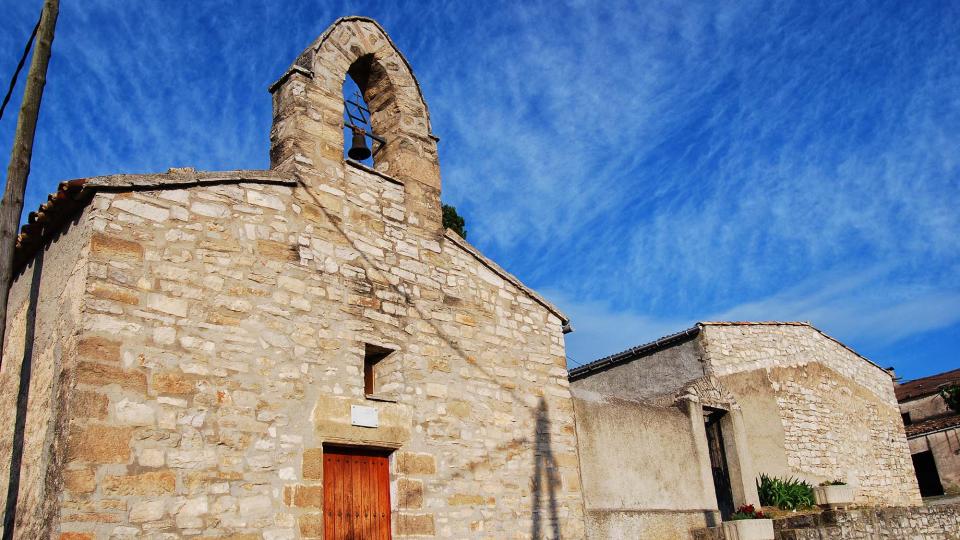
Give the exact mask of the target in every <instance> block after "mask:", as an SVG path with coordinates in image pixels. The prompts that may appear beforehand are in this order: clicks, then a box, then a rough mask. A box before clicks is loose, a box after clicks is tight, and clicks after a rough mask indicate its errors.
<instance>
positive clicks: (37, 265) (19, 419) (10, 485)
mask: <svg viewBox="0 0 960 540" xmlns="http://www.w3.org/2000/svg"><path fill="white" fill-rule="evenodd" d="M43 255H44V250H42V249H41V250H39V251H38V252H37V255H36V258H35V259H34V262H33V276H32V281H31V282H30V297H29V304H28V305H27V318H26V323H25V328H24V339H23V357H22V359H21V361H20V386H19V388H18V390H17V413H16V414H17V415H16V420H15V422H14V426H13V442H12V447H11V449H10V471H9V477H8V482H7V502H6V505H5V507H4V512H3V537H2V538H3V540H11V539H12V538H13V537H14V529H15V527H16V519H17V504H18V502H19V498H20V466H21V465H22V463H23V442H24V441H23V439H24V435H25V433H26V427H27V405H28V404H29V402H30V379H31V376H32V374H33V345H34V343H33V341H34V338H35V337H36V330H37V304H38V302H39V299H40V278H41V276H42V275H43ZM7 320H8V321H9V320H10V319H7ZM6 335H7V339H10V332H6Z"/></svg>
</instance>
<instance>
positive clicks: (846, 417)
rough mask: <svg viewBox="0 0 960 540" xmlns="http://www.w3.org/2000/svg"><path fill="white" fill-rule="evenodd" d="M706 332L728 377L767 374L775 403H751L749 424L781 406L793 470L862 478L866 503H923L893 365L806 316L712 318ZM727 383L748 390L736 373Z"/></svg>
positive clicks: (718, 367)
mask: <svg viewBox="0 0 960 540" xmlns="http://www.w3.org/2000/svg"><path fill="white" fill-rule="evenodd" d="M702 336H703V338H702V339H703V343H704V349H705V352H706V357H707V359H708V361H709V364H710V367H711V369H712V370H713V372H714V374H715V375H717V376H718V377H720V378H721V379H722V380H728V381H730V380H731V379H734V380H735V379H737V378H740V377H747V376H749V377H750V380H751V381H752V383H751V384H754V385H755V384H757V380H756V377H753V376H752V375H751V374H752V373H763V374H764V377H762V379H763V380H762V382H761V384H766V385H769V386H770V388H771V389H772V392H771V393H772V396H773V400H774V402H773V403H771V404H770V407H772V409H771V410H769V411H762V410H758V408H757V407H746V406H745V407H744V409H743V414H744V418H745V419H746V421H747V422H748V426H749V424H751V423H752V422H753V423H757V424H759V423H760V422H761V419H750V418H749V417H750V416H751V415H758V414H760V415H769V414H778V416H779V418H780V421H781V423H782V428H783V441H782V448H783V452H784V459H785V464H786V466H787V470H788V471H789V474H795V475H797V476H800V477H801V478H805V479H808V480H810V481H811V482H814V483H819V482H820V481H823V480H833V479H842V480H844V481H847V482H849V483H851V484H854V485H857V486H858V499H857V500H858V502H860V503H867V504H880V505H910V504H919V502H920V497H919V491H918V488H917V484H916V478H915V476H914V472H913V464H912V461H911V459H910V451H909V447H908V446H907V441H906V437H905V435H904V430H903V423H902V421H901V419H900V413H899V409H898V407H897V402H896V398H895V397H894V393H893V382H892V380H891V377H890V375H889V374H888V373H887V372H886V371H884V370H882V369H880V368H878V367H876V366H875V365H872V364H870V363H869V362H868V361H866V360H864V359H863V358H861V357H859V356H857V355H856V354H855V353H853V352H852V351H850V350H849V349H847V348H845V347H843V346H842V345H840V344H839V343H837V342H836V341H834V340H832V339H830V338H828V337H826V336H825V335H823V334H822V333H820V332H819V331H817V330H816V329H815V328H813V327H811V326H809V325H805V324H752V325H751V324H726V325H725V324H706V325H704V328H703V333H702ZM727 386H728V387H730V388H737V390H734V393H735V394H737V393H738V392H740V393H741V394H742V393H743V392H746V391H749V390H747V389H745V388H739V387H740V386H746V385H738V384H736V382H735V381H730V382H729V384H728V385H727ZM738 400H741V398H739V397H738ZM742 401H743V402H744V403H746V402H747V399H742ZM748 431H750V430H749V427H748ZM769 435H770V434H757V433H751V436H769ZM762 472H767V473H768V474H769V473H771V471H763V470H759V471H757V473H758V474H759V473H762Z"/></svg>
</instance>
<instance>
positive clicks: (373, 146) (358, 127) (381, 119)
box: [343, 54, 397, 167]
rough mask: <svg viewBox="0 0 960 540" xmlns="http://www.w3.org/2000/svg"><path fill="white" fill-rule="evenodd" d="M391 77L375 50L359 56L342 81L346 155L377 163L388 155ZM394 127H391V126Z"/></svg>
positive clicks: (364, 162) (392, 99)
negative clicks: (374, 52)
mask: <svg viewBox="0 0 960 540" xmlns="http://www.w3.org/2000/svg"><path fill="white" fill-rule="evenodd" d="M391 90H392V89H391V88H390V81H389V79H388V78H387V77H386V73H385V71H384V70H383V68H382V66H380V64H379V63H378V62H377V61H376V60H375V59H374V56H373V55H372V54H367V55H363V56H361V57H360V58H358V59H357V60H356V61H355V62H354V63H353V64H352V65H351V66H350V69H349V70H347V74H346V76H345V78H344V81H343V104H344V111H343V140H344V144H343V152H344V157H345V158H347V159H352V160H354V161H357V162H360V163H363V164H365V165H369V166H371V167H375V166H376V165H377V164H378V163H380V162H381V160H382V159H383V158H384V157H385V156H386V153H387V146H388V144H389V137H390V134H389V133H388V130H392V131H395V130H396V127H397V123H396V122H392V121H390V117H391V116H392V117H396V115H395V114H390V113H391V112H393V111H390V108H391V106H392V105H394V104H395V103H396V100H395V99H394V98H393V96H392V92H391ZM391 128H392V129H391Z"/></svg>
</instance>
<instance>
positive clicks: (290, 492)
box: [283, 484, 323, 508]
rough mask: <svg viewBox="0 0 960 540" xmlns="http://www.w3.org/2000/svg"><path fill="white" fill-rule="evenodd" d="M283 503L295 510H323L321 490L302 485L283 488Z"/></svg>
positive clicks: (320, 488) (316, 487) (317, 487)
mask: <svg viewBox="0 0 960 540" xmlns="http://www.w3.org/2000/svg"><path fill="white" fill-rule="evenodd" d="M283 502H284V504H286V505H287V506H295V507H297V508H323V488H322V487H321V486H305V485H303V484H295V485H289V486H284V487H283Z"/></svg>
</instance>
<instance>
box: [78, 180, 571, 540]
mask: <svg viewBox="0 0 960 540" xmlns="http://www.w3.org/2000/svg"><path fill="white" fill-rule="evenodd" d="M345 176H346V178H345V181H346V185H347V186H348V187H349V191H344V192H337V191H336V190H335V188H332V187H331V188H328V189H329V191H324V190H321V192H322V193H329V197H327V198H324V199H321V200H319V201H318V200H317V199H316V198H314V196H313V194H311V193H309V192H307V191H306V190H303V189H302V188H291V187H287V186H276V185H256V184H238V185H220V186H209V187H195V188H191V189H169V190H159V191H140V192H128V193H117V194H112V193H101V194H98V195H97V196H96V198H95V200H94V202H93V206H94V208H95V211H94V212H93V213H92V215H91V226H92V228H93V229H94V231H95V232H94V233H93V236H92V241H91V248H90V252H91V255H90V256H91V263H90V269H89V279H88V282H87V284H86V293H87V296H86V302H85V310H84V317H83V326H82V332H81V334H80V336H79V339H80V343H81V346H80V348H79V350H80V352H79V355H80V358H79V359H78V361H77V365H76V386H75V388H74V389H73V390H72V396H73V398H72V399H71V405H70V412H69V414H70V437H69V439H68V443H67V447H68V448H67V455H68V464H67V468H68V470H67V471H66V472H65V474H64V479H63V480H64V485H65V489H64V493H63V503H62V505H63V506H62V516H61V527H62V530H63V531H65V532H71V533H76V534H77V536H73V537H71V538H77V539H79V538H108V537H109V538H135V537H151V536H155V537H160V536H161V535H167V536H163V537H164V538H172V537H181V536H196V535H200V536H203V537H217V536H229V537H231V538H240V537H242V538H268V539H274V540H276V539H284V538H319V537H322V530H321V528H322V527H321V523H322V515H321V514H320V513H319V512H320V508H321V504H322V466H321V458H322V452H323V450H322V446H323V444H324V443H331V442H332V443H340V444H363V445H368V446H377V447H382V448H390V449H393V448H395V449H397V450H396V451H395V452H394V453H393V454H392V457H391V490H392V494H393V495H394V496H393V497H392V504H393V505H394V512H395V517H394V520H395V521H394V533H395V535H396V536H399V537H403V536H409V535H414V536H436V537H445V538H522V537H527V536H528V535H530V534H531V531H534V530H539V531H544V532H545V533H546V532H549V531H559V532H562V534H563V536H564V537H571V538H576V537H579V536H582V514H581V512H582V511H581V504H582V503H581V500H580V493H579V489H580V486H579V475H578V468H577V463H578V459H577V450H576V438H575V432H574V428H573V422H572V415H573V412H572V409H571V401H570V395H569V390H568V388H567V380H566V369H565V357H564V354H563V341H562V339H563V338H562V333H561V324H560V319H559V318H558V317H557V316H556V315H554V314H553V313H551V311H549V310H548V309H546V308H545V307H544V306H543V305H541V304H540V303H538V302H537V301H535V300H533V299H532V298H531V297H530V296H528V295H527V294H526V293H525V292H524V291H522V290H520V289H519V288H518V287H517V286H515V285H514V284H512V283H511V282H510V281H509V280H508V279H506V278H505V276H504V275H503V274H501V273H499V272H498V271H497V270H495V269H494V268H492V267H490V266H488V265H486V264H484V262H482V260H481V259H479V258H478V257H477V255H475V254H474V253H472V248H469V246H467V245H466V244H465V243H463V242H462V241H460V240H457V239H456V238H454V237H447V238H444V239H442V240H441V241H439V242H438V241H435V240H432V239H428V238H423V237H416V236H413V235H411V234H408V233H407V231H406V228H405V224H404V220H405V217H406V216H405V207H404V204H403V203H404V190H403V186H401V185H399V184H398V183H396V182H391V181H388V180H386V179H385V178H383V177H381V176H378V175H376V174H372V173H369V172H366V171H364V170H361V169H359V168H355V167H348V168H347V169H346V175H345ZM331 192H332V193H331ZM365 343H373V344H376V345H380V346H384V347H388V348H391V349H395V350H396V351H397V352H396V353H394V354H395V355H397V358H398V360H399V361H397V362H396V368H397V369H398V370H399V371H400V378H401V379H402V381H403V382H402V384H401V385H398V386H399V387H398V388H397V390H396V392H395V393H394V394H393V395H390V396H381V397H385V398H387V399H388V400H387V401H372V400H370V399H367V398H365V397H364V395H363V381H362V374H361V373H362V364H363V349H364V344H365ZM351 404H362V405H367V406H374V407H377V408H378V409H379V414H380V422H381V427H379V428H376V429H371V428H360V427H355V426H352V425H350V414H349V410H350V405H351ZM535 488H538V489H535ZM549 501H553V505H552V506H551V504H548V502H549ZM230 535H234V536H230Z"/></svg>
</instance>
